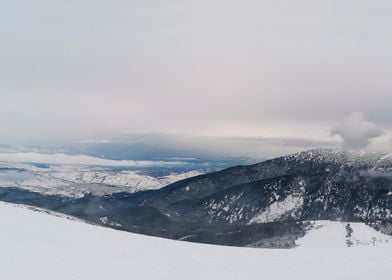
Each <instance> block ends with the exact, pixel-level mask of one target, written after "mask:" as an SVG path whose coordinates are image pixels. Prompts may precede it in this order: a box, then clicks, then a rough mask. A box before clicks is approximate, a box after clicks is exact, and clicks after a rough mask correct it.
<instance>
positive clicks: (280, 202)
mask: <svg viewBox="0 0 392 280" xmlns="http://www.w3.org/2000/svg"><path fill="white" fill-rule="evenodd" d="M132 199H133V201H134V202H135V204H136V205H144V206H145V205H148V206H152V207H156V208H157V209H159V210H160V211H162V212H164V213H166V214H167V215H169V216H170V217H172V219H180V220H189V221H191V220H192V221H198V222H200V223H236V224H252V223H266V222H274V221H286V220H297V221H301V220H320V219H333V220H347V221H356V220H358V221H384V222H385V221H387V222H391V221H392V157H391V156H390V155H386V154H381V153H371V154H366V153H359V152H344V151H335V150H329V149H317V150H311V151H306V152H302V153H298V154H294V155H291V156H286V157H281V158H276V159H272V160H268V161H265V162H261V163H258V164H255V165H250V166H237V167H233V168H229V169H225V170H222V171H219V172H215V173H210V174H206V175H201V176H197V177H193V178H189V179H186V180H183V181H179V182H176V183H174V184H171V185H169V186H167V187H165V188H163V189H160V190H157V191H151V192H141V193H137V194H135V195H134V196H133V197H132Z"/></svg>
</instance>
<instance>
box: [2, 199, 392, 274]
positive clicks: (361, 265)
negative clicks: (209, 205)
mask: <svg viewBox="0 0 392 280" xmlns="http://www.w3.org/2000/svg"><path fill="white" fill-rule="evenodd" d="M0 225H1V230H0V278H1V279H7V280H16V279H29V280H35V279H37V280H46V279H47V280H49V279H50V280H52V279H56V280H63V279H64V280H72V279H94V280H99V279H105V280H107V279H110V280H119V279H154V280H155V279H171V280H172V279H173V280H175V279H181V280H183V279H214V280H216V279H236V280H237V279H293V280H295V279H301V280H306V279H312V280H313V279H318V280H323V279H328V280H330V279H334V280H338V279H345V280H350V279H355V280H358V279H377V280H383V279H385V280H386V279H388V280H389V279H391V277H392V271H391V269H390V264H391V263H392V242H380V243H378V244H377V246H358V247H350V248H348V247H347V246H346V245H345V244H341V242H340V241H341V240H340V239H339V238H340V237H339V238H337V239H335V238H334V235H335V231H336V230H338V232H339V234H338V235H339V236H341V234H344V226H343V225H342V224H337V223H332V224H329V223H324V227H322V228H319V229H315V230H313V231H311V232H310V234H309V235H308V236H305V237H304V238H303V239H302V240H301V244H302V247H298V248H296V249H291V250H272V249H250V248H234V247H221V246H211V245H201V244H192V243H187V242H179V241H171V240H165V239H160V238H153V237H147V236H141V235H135V234H130V233H126V232H121V231H115V230H111V229H107V228H102V227H98V226H93V225H88V224H85V223H82V222H80V221H75V220H70V219H64V218H62V217H56V216H52V215H48V214H45V213H42V212H34V211H31V210H28V209H26V208H21V207H17V206H14V205H10V204H4V203H1V204H0ZM342 228H343V230H342ZM358 228H362V226H359V227H357V226H356V225H354V235H355V233H356V231H357V230H358ZM358 231H359V230H358ZM370 231H371V230H370ZM373 233H374V232H373ZM373 233H372V234H373ZM320 238H321V239H322V241H325V238H327V239H330V240H328V242H335V241H336V242H337V243H336V244H339V245H338V246H332V247H331V246H329V244H328V243H326V242H324V243H323V244H328V246H322V247H321V248H316V246H314V242H315V241H317V240H318V239H320ZM336 244H335V245H336Z"/></svg>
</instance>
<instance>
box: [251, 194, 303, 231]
mask: <svg viewBox="0 0 392 280" xmlns="http://www.w3.org/2000/svg"><path fill="white" fill-rule="evenodd" d="M303 202H304V200H303V197H302V196H295V195H289V196H287V197H286V198H285V199H284V200H283V201H277V202H275V203H273V204H271V205H270V206H269V207H268V208H266V209H264V210H263V211H262V212H261V213H258V214H256V215H255V216H254V217H253V218H252V219H251V220H250V221H249V224H258V223H268V222H273V221H275V220H277V219H279V218H280V217H282V216H283V215H286V214H287V213H288V212H291V214H292V215H295V212H296V211H297V210H300V209H301V208H302V205H303Z"/></svg>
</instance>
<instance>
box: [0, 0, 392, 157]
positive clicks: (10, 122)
mask: <svg viewBox="0 0 392 280" xmlns="http://www.w3.org/2000/svg"><path fill="white" fill-rule="evenodd" d="M3 2H4V3H2V5H1V9H0V34H1V35H2V36H1V38H0V61H1V63H0V138H1V140H4V139H9V140H10V141H11V142H12V141H14V142H15V139H29V140H30V141H33V140H34V141H46V142H47V143H52V142H56V141H66V140H68V141H70V140H73V139H76V138H78V139H79V138H80V139H96V138H98V139H105V138H104V137H107V135H109V136H113V135H118V134H123V133H134V134H136V133H151V132H159V133H169V134H170V133H172V134H173V133H178V134H193V135H195V134H203V135H218V136H227V135H236V136H248V135H267V136H269V137H271V138H273V137H282V138H291V139H298V138H321V137H324V141H327V140H328V127H329V126H330V124H331V123H334V122H336V121H339V120H340V119H342V118H343V117H344V116H345V114H346V113H347V112H352V111H354V110H357V109H356V108H361V111H363V112H364V113H365V114H366V115H372V119H373V120H374V121H375V122H377V123H380V124H382V125H383V126H384V127H386V128H391V123H392V114H391V113H390V104H392V95H391V94H390V89H391V88H392V79H390V73H391V72H392V56H391V55H390V53H391V51H390V50H391V49H392V36H390V26H391V25H392V19H391V17H390V14H391V13H392V3H391V1H386V0H381V1H377V5H374V3H370V2H369V1H365V0H331V1H324V2H323V4H322V5H321V4H320V2H319V1H311V0H299V1H291V0H283V1H256V0H243V1H234V0H216V1H207V0H190V1H181V0H167V1H154V0H145V1H134V0H129V1H124V0H118V1H97V0H84V1H65V0H61V1H51V0H36V1H31V0H13V1H3ZM247 126H249V128H247V129H246V131H245V132H244V131H243V130H242V128H243V127H247ZM222 127H223V128H222ZM287 127H289V128H290V129H289V130H288V129H287ZM318 130H322V131H324V130H325V132H323V135H321V136H320V135H319V134H321V133H319V132H318ZM216 131H217V132H216ZM102 135H104V136H102ZM225 141H226V142H227V144H226V146H230V145H232V148H233V152H232V153H234V151H236V152H235V154H238V153H239V152H237V149H239V146H238V145H237V144H236V145H234V144H232V142H230V141H229V140H225ZM295 141H297V140H295ZM201 142H203V141H201ZM267 142H268V141H267ZM269 142H271V141H269ZM235 143H238V140H237V141H235ZM264 144H265V143H264ZM363 144H366V141H365V143H362V145H363ZM269 145H270V146H271V147H272V148H271V151H275V150H278V149H279V148H280V149H282V147H284V146H285V145H287V147H292V148H290V149H295V148H293V147H295V146H296V145H300V143H292V145H291V144H288V143H286V142H285V141H280V140H278V141H275V142H274V143H270V144H269ZM301 145H302V146H303V148H305V147H306V146H313V144H312V143H309V145H308V143H303V144H301ZM196 146H197V145H196ZM241 147H242V149H248V147H249V149H254V150H250V151H248V152H245V151H242V152H241V153H242V154H245V153H247V154H258V153H260V152H259V150H260V148H259V146H258V145H256V144H251V145H248V146H246V145H242V146H241ZM278 147H279V148H278ZM216 149H217V150H220V149H221V148H220V147H219V145H217V147H216ZM226 149H228V148H226ZM228 150H229V149H228ZM266 150H267V152H268V149H266Z"/></svg>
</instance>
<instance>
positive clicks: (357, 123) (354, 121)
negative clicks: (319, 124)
mask: <svg viewBox="0 0 392 280" xmlns="http://www.w3.org/2000/svg"><path fill="white" fill-rule="evenodd" d="M331 134H332V135H338V136H340V137H341V138H342V139H343V147H344V148H345V149H350V150H351V149H361V148H366V147H367V146H369V144H370V143H371V141H372V140H373V139H375V138H377V137H379V136H382V135H383V134H384V130H383V129H382V128H381V127H379V126H377V125H376V124H374V123H372V122H370V121H367V120H366V119H365V115H364V114H363V113H361V112H352V113H351V114H350V115H349V116H348V117H346V118H345V119H344V121H343V122H342V123H341V124H339V125H337V126H335V127H334V128H333V129H332V131H331Z"/></svg>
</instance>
